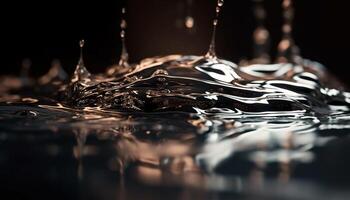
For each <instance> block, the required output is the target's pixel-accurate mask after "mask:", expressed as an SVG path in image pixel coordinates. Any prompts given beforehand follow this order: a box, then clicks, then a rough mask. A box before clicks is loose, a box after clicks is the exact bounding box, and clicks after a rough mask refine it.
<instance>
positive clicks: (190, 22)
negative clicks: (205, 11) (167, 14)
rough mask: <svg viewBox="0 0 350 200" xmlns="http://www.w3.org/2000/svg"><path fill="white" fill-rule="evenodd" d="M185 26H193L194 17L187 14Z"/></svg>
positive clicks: (189, 27)
mask: <svg viewBox="0 0 350 200" xmlns="http://www.w3.org/2000/svg"><path fill="white" fill-rule="evenodd" d="M185 26H186V28H188V29H191V28H193V26H194V19H193V17H191V16H187V17H186V20H185Z"/></svg>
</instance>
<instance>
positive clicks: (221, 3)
mask: <svg viewBox="0 0 350 200" xmlns="http://www.w3.org/2000/svg"><path fill="white" fill-rule="evenodd" d="M223 6H224V0H218V1H217V5H216V9H215V18H214V20H213V32H212V36H211V42H210V45H209V50H208V52H207V54H206V55H205V57H207V58H211V59H215V58H217V57H216V50H215V40H216V28H217V25H218V21H219V16H220V11H221V9H222V7H223Z"/></svg>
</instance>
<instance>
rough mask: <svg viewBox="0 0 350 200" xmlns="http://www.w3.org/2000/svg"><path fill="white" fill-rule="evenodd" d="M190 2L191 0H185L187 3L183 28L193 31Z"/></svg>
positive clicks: (191, 2)
mask: <svg viewBox="0 0 350 200" xmlns="http://www.w3.org/2000/svg"><path fill="white" fill-rule="evenodd" d="M192 4H193V0H187V5H186V15H185V16H186V17H185V28H186V29H187V30H188V31H189V32H190V33H193V31H194V29H193V28H194V24H195V23H194V18H193V15H192Z"/></svg>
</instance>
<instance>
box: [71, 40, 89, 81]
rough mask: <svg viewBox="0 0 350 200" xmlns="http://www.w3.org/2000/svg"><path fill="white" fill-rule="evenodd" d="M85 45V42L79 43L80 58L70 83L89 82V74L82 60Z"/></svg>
mask: <svg viewBox="0 0 350 200" xmlns="http://www.w3.org/2000/svg"><path fill="white" fill-rule="evenodd" d="M84 45H85V40H80V41H79V46H80V58H79V61H78V64H77V67H76V68H75V71H74V75H73V78H72V82H77V81H89V80H90V76H91V74H90V72H89V71H88V70H87V69H86V67H85V65H84V58H83V48H84Z"/></svg>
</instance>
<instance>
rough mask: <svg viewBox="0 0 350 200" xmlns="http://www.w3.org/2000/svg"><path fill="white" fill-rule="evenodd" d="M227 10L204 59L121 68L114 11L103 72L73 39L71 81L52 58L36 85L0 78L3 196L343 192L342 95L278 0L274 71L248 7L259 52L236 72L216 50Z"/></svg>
mask: <svg viewBox="0 0 350 200" xmlns="http://www.w3.org/2000/svg"><path fill="white" fill-rule="evenodd" d="M189 2H190V3H189V4H191V2H192V1H189ZM223 3H224V1H223V0H218V1H217V7H216V16H215V19H214V21H213V33H212V35H213V36H212V41H211V44H210V48H209V51H208V53H207V54H206V55H205V56H190V55H187V56H184V55H169V56H165V57H154V58H147V59H144V60H142V61H141V62H140V63H139V64H136V65H132V64H129V63H128V53H127V51H126V45H125V34H126V32H125V31H126V21H125V16H124V15H125V13H126V11H125V9H123V10H122V15H123V19H122V20H121V24H120V26H121V39H122V44H123V48H122V55H121V58H120V62H119V64H118V65H115V66H112V67H110V68H109V69H108V70H107V73H106V74H97V75H96V74H91V73H90V72H89V71H88V70H87V68H86V67H85V64H84V59H83V47H84V44H85V41H84V40H81V41H80V43H79V45H80V48H81V54H80V58H79V62H78V64H77V67H76V70H75V72H74V74H73V77H72V78H71V79H69V78H68V76H67V74H66V73H65V72H64V70H63V68H62V67H61V65H60V63H59V62H58V61H55V62H53V64H52V68H51V69H50V70H49V72H48V73H47V74H46V75H44V76H43V77H40V78H39V79H38V80H36V79H33V78H31V77H30V76H29V69H30V65H31V63H30V62H28V61H26V62H24V63H23V67H22V72H21V76H20V77H9V76H6V77H1V78H0V92H1V93H0V177H2V179H1V180H3V181H4V182H6V183H7V184H6V186H4V187H5V191H10V192H12V191H16V192H18V191H21V194H19V195H20V196H21V195H22V196H23V198H26V197H28V196H31V195H32V194H33V191H37V190H40V189H41V190H45V192H47V193H48V194H49V195H48V197H46V198H50V199H52V198H57V199H67V198H69V199H77V198H81V199H106V198H111V197H114V198H116V199H125V198H129V199H165V198H167V199H226V198H230V199H232V197H237V198H247V199H254V198H262V199H281V198H282V199H342V198H343V197H345V196H349V195H350V194H349V192H348V191H347V190H346V189H347V187H349V181H350V180H349V177H350V176H349V175H350V173H349V167H350V160H349V158H348V154H349V153H350V152H349V148H348V146H349V144H350V140H349V138H348V134H349V133H350V125H349V123H350V115H349V108H350V93H347V92H343V91H341V90H339V88H341V85H340V84H339V83H338V82H337V81H336V80H335V79H334V78H330V76H329V74H328V73H327V72H326V70H325V69H324V68H323V66H322V65H321V64H319V63H317V62H313V61H309V60H306V59H303V58H301V56H300V55H299V54H298V52H297V51H296V49H297V47H296V45H295V44H294V41H293V39H292V36H291V29H292V26H291V24H292V20H293V7H292V4H291V1H289V0H285V1H283V8H284V18H285V25H284V27H283V33H284V37H283V38H282V41H281V43H280V45H279V56H278V59H277V64H266V63H269V60H270V56H269V55H267V54H266V52H267V51H268V45H269V44H268V43H269V33H268V31H267V30H266V29H265V28H264V26H263V21H264V19H265V10H264V9H263V8H262V4H261V1H256V9H255V12H256V13H255V14H256V18H257V20H258V22H259V24H258V27H257V29H256V30H255V33H254V41H255V43H256V44H255V58H254V59H253V60H252V61H244V62H241V64H240V65H239V66H238V65H236V64H234V63H232V62H230V61H227V60H224V59H219V58H218V57H217V55H216V52H215V32H216V28H217V24H218V20H219V19H218V18H219V14H220V11H221V9H222V8H223ZM189 17H191V16H190V15H189ZM190 19H191V18H187V21H186V27H187V28H192V27H193V24H194V21H193V19H192V21H191V20H190ZM333 88H336V89H333ZM154 189H156V190H154ZM35 194H36V195H43V194H44V192H42V193H40V192H39V193H35ZM22 196H21V197H22ZM36 198H38V196H36Z"/></svg>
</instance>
